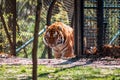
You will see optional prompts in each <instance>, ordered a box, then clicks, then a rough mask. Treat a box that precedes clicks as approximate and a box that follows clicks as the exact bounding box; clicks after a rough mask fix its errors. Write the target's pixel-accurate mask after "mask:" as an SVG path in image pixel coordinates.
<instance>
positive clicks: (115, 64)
mask: <svg viewBox="0 0 120 80" xmlns="http://www.w3.org/2000/svg"><path fill="white" fill-rule="evenodd" d="M3 64H8V65H29V64H32V60H31V59H28V58H0V65H3ZM39 64H42V65H47V66H53V67H73V66H93V67H103V68H120V58H118V59H112V58H101V59H97V60H93V59H83V58H82V59H79V60H76V59H72V60H62V59H38V65H39Z"/></svg>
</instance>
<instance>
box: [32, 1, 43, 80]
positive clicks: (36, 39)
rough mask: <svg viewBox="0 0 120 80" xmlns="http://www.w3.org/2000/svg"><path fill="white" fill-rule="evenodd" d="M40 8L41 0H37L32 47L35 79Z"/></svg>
mask: <svg viewBox="0 0 120 80" xmlns="http://www.w3.org/2000/svg"><path fill="white" fill-rule="evenodd" d="M41 9H42V0H37V7H36V20H35V29H34V40H33V49H32V62H33V70H32V77H33V80H37V46H38V45H37V44H38V31H39V23H40V14H41Z"/></svg>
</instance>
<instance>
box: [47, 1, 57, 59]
mask: <svg viewBox="0 0 120 80" xmlns="http://www.w3.org/2000/svg"><path fill="white" fill-rule="evenodd" d="M56 1H57V0H53V2H52V3H51V4H50V7H49V9H48V13H47V26H50V24H51V17H52V10H53V8H54V5H55V3H56ZM46 48H47V51H48V58H49V59H50V58H52V50H51V48H50V47H47V46H46Z"/></svg>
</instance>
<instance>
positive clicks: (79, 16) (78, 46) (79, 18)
mask: <svg viewBox="0 0 120 80" xmlns="http://www.w3.org/2000/svg"><path fill="white" fill-rule="evenodd" d="M83 7H84V1H83V0H74V15H75V22H74V23H75V26H74V39H75V41H74V42H75V46H74V53H75V54H76V58H79V57H81V55H82V54H83V26H84V23H83V19H84V17H83V16H84V15H83Z"/></svg>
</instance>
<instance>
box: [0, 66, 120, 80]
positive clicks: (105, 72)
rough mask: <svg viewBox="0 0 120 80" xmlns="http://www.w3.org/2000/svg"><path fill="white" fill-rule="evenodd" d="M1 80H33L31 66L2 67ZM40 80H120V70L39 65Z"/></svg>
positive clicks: (0, 70) (0, 68) (0, 71)
mask: <svg viewBox="0 0 120 80" xmlns="http://www.w3.org/2000/svg"><path fill="white" fill-rule="evenodd" d="M0 80H32V66H31V65H1V66H0ZM38 80H120V69H108V68H95V67H89V66H86V67H84V66H76V67H72V68H55V67H50V66H44V65H38Z"/></svg>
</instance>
